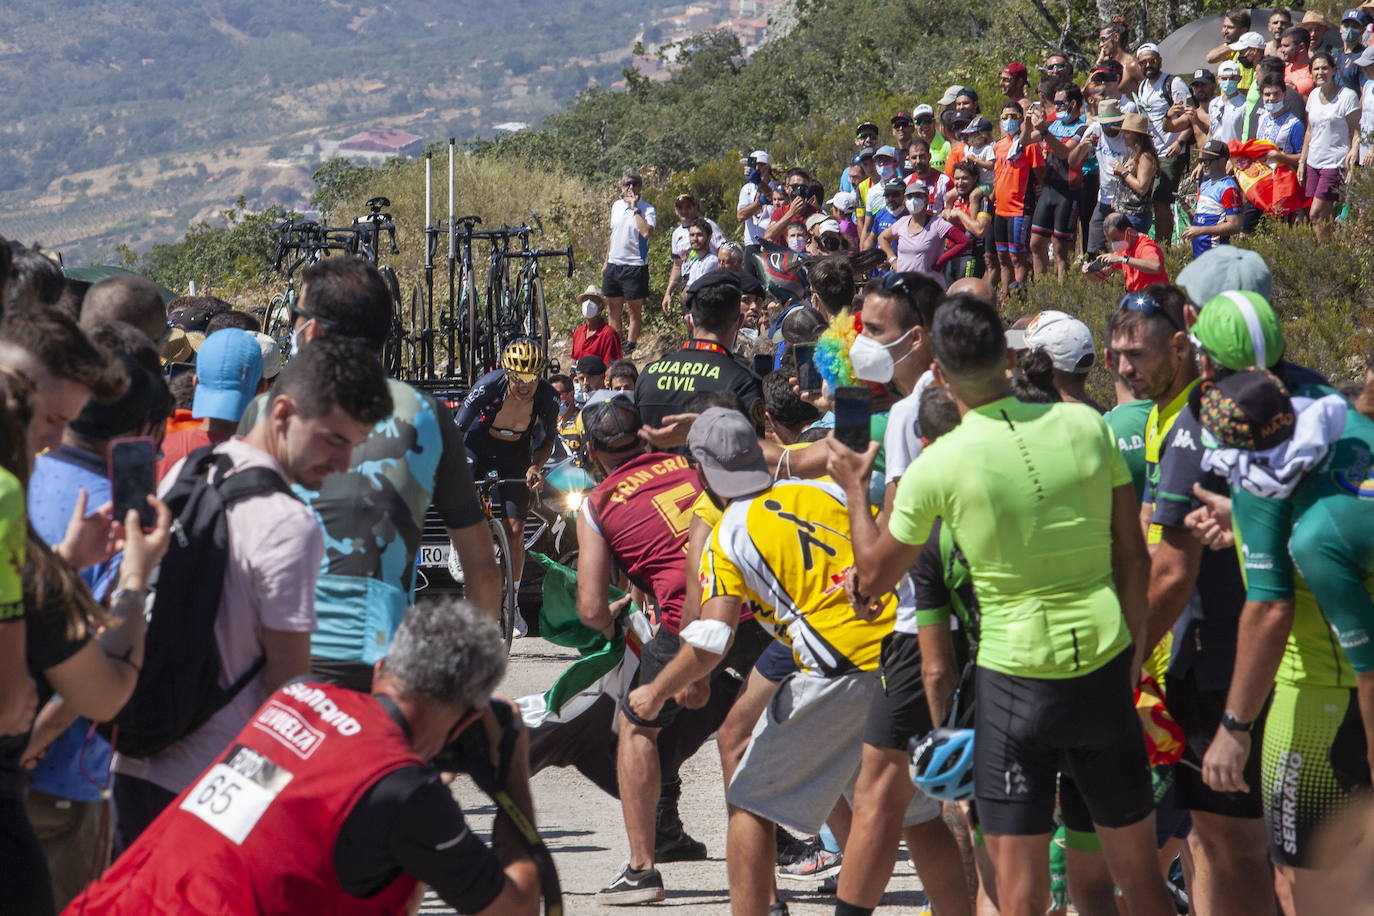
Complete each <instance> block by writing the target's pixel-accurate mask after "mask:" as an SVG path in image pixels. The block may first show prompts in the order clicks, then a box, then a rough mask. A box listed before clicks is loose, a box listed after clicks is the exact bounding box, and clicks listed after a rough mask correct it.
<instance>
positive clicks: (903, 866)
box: [421, 639, 925, 916]
mask: <svg viewBox="0 0 1374 916" xmlns="http://www.w3.org/2000/svg"><path fill="white" fill-rule="evenodd" d="M574 656H575V653H574V652H573V651H572V650H569V649H562V648H559V647H558V646H554V645H552V644H550V643H547V642H544V641H543V640H542V639H522V640H517V641H516V642H515V645H514V649H513V651H512V653H511V664H510V670H509V671H508V672H507V674H506V679H505V682H504V683H503V684H502V686H501V692H502V693H505V694H507V695H508V696H522V695H524V694H530V693H539V692H542V691H543V690H545V689H547V688H548V686H549V685H550V684H551V683H552V682H553V680H554V679H555V678H556V677H557V676H558V674H559V673H560V672H561V671H562V670H563V668H564V666H565V665H567V664H568V662H569V661H570V660H571V659H572V658H573V657H574ZM682 781H683V792H682V805H681V811H682V820H683V823H684V824H685V825H686V827H687V832H688V833H690V834H691V835H692V836H694V837H696V838H697V839H699V840H701V841H702V842H704V843H705V844H706V847H707V849H708V851H709V854H710V859H709V860H707V861H705V862H683V863H672V864H668V865H663V866H661V869H662V872H663V882H664V885H665V886H666V888H667V891H668V899H667V900H666V901H664V902H663V903H659V904H653V905H652V907H651V908H663V907H673V908H674V909H673V912H674V913H681V914H683V916H695V914H702V916H705V914H723V913H728V912H729V901H730V898H729V889H728V888H729V885H728V883H727V881H726V877H725V805H724V801H723V798H722V796H723V790H722V787H721V780H720V758H719V756H718V755H717V753H716V749H715V745H714V744H711V743H708V744H707V745H706V746H705V747H703V748H702V749H701V751H700V753H698V754H697V756H696V757H695V758H693V759H692V760H690V761H688V763H687V764H686V765H685V766H684V767H683V768H682ZM533 788H534V800H535V805H536V807H537V808H538V817H539V827H540V832H541V833H542V834H543V836H544V840H545V842H547V843H548V844H549V847H550V848H551V849H552V850H553V853H554V858H555V859H556V860H557V862H558V871H559V875H560V877H561V878H562V881H563V893H564V906H565V910H566V912H567V913H569V914H572V916H577V914H584V913H607V912H619V913H625V914H630V913H635V912H644V911H645V908H643V907H604V906H600V905H598V904H597V903H596V902H595V900H594V899H593V898H594V896H595V894H596V892H597V891H598V890H599V889H601V888H602V887H604V886H605V885H606V884H607V883H609V882H610V880H611V878H613V877H614V876H615V874H616V872H617V870H618V869H619V868H620V866H621V865H622V863H623V862H624V860H625V855H626V848H625V832H624V827H623V824H622V822H621V819H620V804H619V803H618V802H617V801H616V800H615V799H613V798H611V797H609V796H607V795H606V794H605V793H603V792H601V790H599V789H597V788H596V787H595V786H593V785H592V784H591V783H589V782H587V781H586V780H585V779H583V778H582V776H580V775H579V774H578V773H577V772H576V771H575V770H571V769H549V770H545V771H544V772H542V773H540V774H539V775H538V776H536V777H535V779H534V786H533ZM455 792H456V794H457V796H458V799H459V801H460V802H461V803H462V805H463V810H464V811H465V812H467V813H468V814H469V816H470V817H471V818H472V822H473V824H474V826H475V827H476V828H477V829H478V830H480V831H482V832H483V833H485V832H487V831H489V830H490V827H491V819H492V807H491V805H490V804H482V802H483V797H482V795H481V793H480V792H478V791H477V790H476V789H475V788H474V787H472V786H471V785H470V784H468V785H465V784H462V783H461V782H460V783H457V784H455ZM783 885H784V886H783V899H784V900H786V901H787V904H788V908H789V909H790V911H791V913H792V914H793V916H822V914H826V916H828V914H830V913H832V912H833V911H834V906H835V901H834V898H833V897H831V896H828V895H822V894H819V893H816V889H817V883H816V882H805V883H799V882H796V881H785V882H783ZM924 900H925V898H924V896H923V895H922V894H921V893H920V882H919V881H918V880H917V878H916V876H915V873H914V872H913V870H912V868H911V865H910V864H909V863H908V862H906V861H905V860H904V859H903V860H902V861H900V862H898V864H897V868H896V872H895V875H894V877H893V879H892V881H891V883H890V884H889V885H888V889H887V896H886V898H885V899H884V901H883V903H884V907H885V909H887V910H888V911H890V912H897V911H898V909H899V908H900V910H901V911H904V912H906V913H913V912H915V910H916V908H917V905H918V904H920V903H923V902H924ZM451 912H452V910H449V909H447V908H446V907H444V906H443V904H442V903H440V902H438V901H437V900H436V899H434V898H433V897H431V898H429V899H428V900H427V901H426V904H425V906H424V907H423V908H422V909H421V913H424V914H436V916H437V914H441V913H445V914H446V913H451Z"/></svg>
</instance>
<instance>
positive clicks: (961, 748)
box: [908, 728, 973, 802]
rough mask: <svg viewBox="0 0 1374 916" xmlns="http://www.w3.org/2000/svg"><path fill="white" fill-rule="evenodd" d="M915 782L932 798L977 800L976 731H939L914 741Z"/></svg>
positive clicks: (912, 771)
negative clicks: (974, 781)
mask: <svg viewBox="0 0 1374 916" xmlns="http://www.w3.org/2000/svg"><path fill="white" fill-rule="evenodd" d="M908 751H909V753H910V755H911V781H912V782H914V783H915V784H916V786H917V788H919V789H920V790H921V791H923V792H925V793H926V794H927V795H929V796H930V797H931V798H936V799H939V800H940V801H949V802H953V801H967V800H968V799H970V798H972V797H973V729H971V728H937V729H935V730H933V731H931V732H930V733H929V734H927V735H925V736H924V737H921V738H912V739H911V743H910V745H909V746H908Z"/></svg>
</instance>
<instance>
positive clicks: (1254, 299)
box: [1192, 290, 1284, 372]
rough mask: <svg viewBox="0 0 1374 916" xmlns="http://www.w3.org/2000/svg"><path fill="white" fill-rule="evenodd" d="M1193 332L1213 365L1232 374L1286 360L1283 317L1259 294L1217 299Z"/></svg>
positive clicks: (1201, 315) (1211, 301)
mask: <svg viewBox="0 0 1374 916" xmlns="http://www.w3.org/2000/svg"><path fill="white" fill-rule="evenodd" d="M1192 330H1193V342H1194V343H1196V344H1197V345H1198V346H1200V347H1202V348H1203V349H1204V350H1206V351H1207V355H1208V356H1209V357H1210V358H1211V360H1212V362H1214V363H1216V364H1217V365H1219V366H1223V367H1225V368H1227V369H1231V370H1232V371H1237V372H1238V371H1240V370H1243V369H1251V368H1259V369H1268V368H1269V367H1270V366H1272V365H1274V364H1275V363H1277V362H1278V361H1279V359H1280V358H1282V356H1283V347H1284V342H1283V328H1281V327H1280V326H1279V316H1278V315H1277V314H1275V313H1274V309H1273V307H1272V306H1270V304H1269V302H1268V301H1267V300H1266V299H1265V298H1264V297H1263V296H1261V295H1260V294H1259V293H1251V292H1243V291H1239V290H1232V291H1231V292H1226V293H1222V294H1220V295H1218V296H1213V297H1212V298H1211V299H1208V300H1207V304H1206V305H1204V306H1203V307H1202V311H1201V312H1199V313H1198V318H1197V322H1196V323H1195V324H1194V325H1193V329H1192Z"/></svg>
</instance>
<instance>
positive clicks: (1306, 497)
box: [1232, 388, 1374, 687]
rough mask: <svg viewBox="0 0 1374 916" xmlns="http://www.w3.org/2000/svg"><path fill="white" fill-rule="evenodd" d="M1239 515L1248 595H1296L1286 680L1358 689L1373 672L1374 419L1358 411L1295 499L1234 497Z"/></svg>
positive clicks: (1238, 538) (1284, 666)
mask: <svg viewBox="0 0 1374 916" xmlns="http://www.w3.org/2000/svg"><path fill="white" fill-rule="evenodd" d="M1328 391H1329V389H1328ZM1322 393H1326V392H1324V391H1322V390H1320V389H1319V390H1316V391H1313V390H1311V389H1302V388H1300V389H1299V390H1298V394H1299V395H1303V394H1308V396H1311V395H1313V394H1316V395H1320V394H1322ZM1232 513H1233V519H1234V525H1235V527H1236V543H1237V545H1239V547H1240V550H1241V560H1242V565H1243V568H1244V570H1245V578H1246V598H1247V599H1248V600H1250V601H1277V600H1282V599H1284V598H1287V597H1289V596H1290V595H1291V596H1292V597H1293V598H1294V603H1295V613H1294V620H1293V631H1292V634H1291V635H1290V636H1289V639H1288V647H1287V651H1286V652H1285V654H1284V660H1283V664H1282V666H1281V667H1280V670H1279V680H1280V682H1281V683H1290V684H1301V685H1307V686H1320V687H1350V686H1353V684H1354V679H1353V676H1352V669H1353V671H1358V672H1364V671H1371V670H1374V639H1371V633H1374V421H1370V420H1369V419H1367V418H1365V417H1364V416H1362V415H1360V414H1358V413H1356V412H1355V411H1354V410H1351V411H1350V412H1349V414H1348V415H1347V417H1346V426H1345V430H1344V432H1343V433H1342V434H1341V437H1340V438H1339V439H1338V440H1337V441H1336V442H1335V444H1334V445H1332V447H1331V449H1330V451H1328V452H1327V455H1326V457H1325V459H1324V460H1323V461H1322V462H1321V464H1319V465H1318V466H1317V467H1316V469H1314V470H1312V471H1310V472H1309V473H1308V474H1307V476H1306V477H1305V478H1304V479H1303V481H1302V483H1301V484H1299V485H1298V488H1297V489H1296V490H1295V491H1294V492H1293V495H1292V496H1291V497H1289V498H1288V499H1263V498H1261V497H1258V496H1255V495H1253V494H1251V493H1248V492H1245V491H1243V490H1235V491H1233V504H1232Z"/></svg>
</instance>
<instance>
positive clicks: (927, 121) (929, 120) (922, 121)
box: [916, 118, 935, 125]
mask: <svg viewBox="0 0 1374 916" xmlns="http://www.w3.org/2000/svg"><path fill="white" fill-rule="evenodd" d="M916 123H917V124H922V125H924V124H934V123H935V119H934V118H917V119H916Z"/></svg>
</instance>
